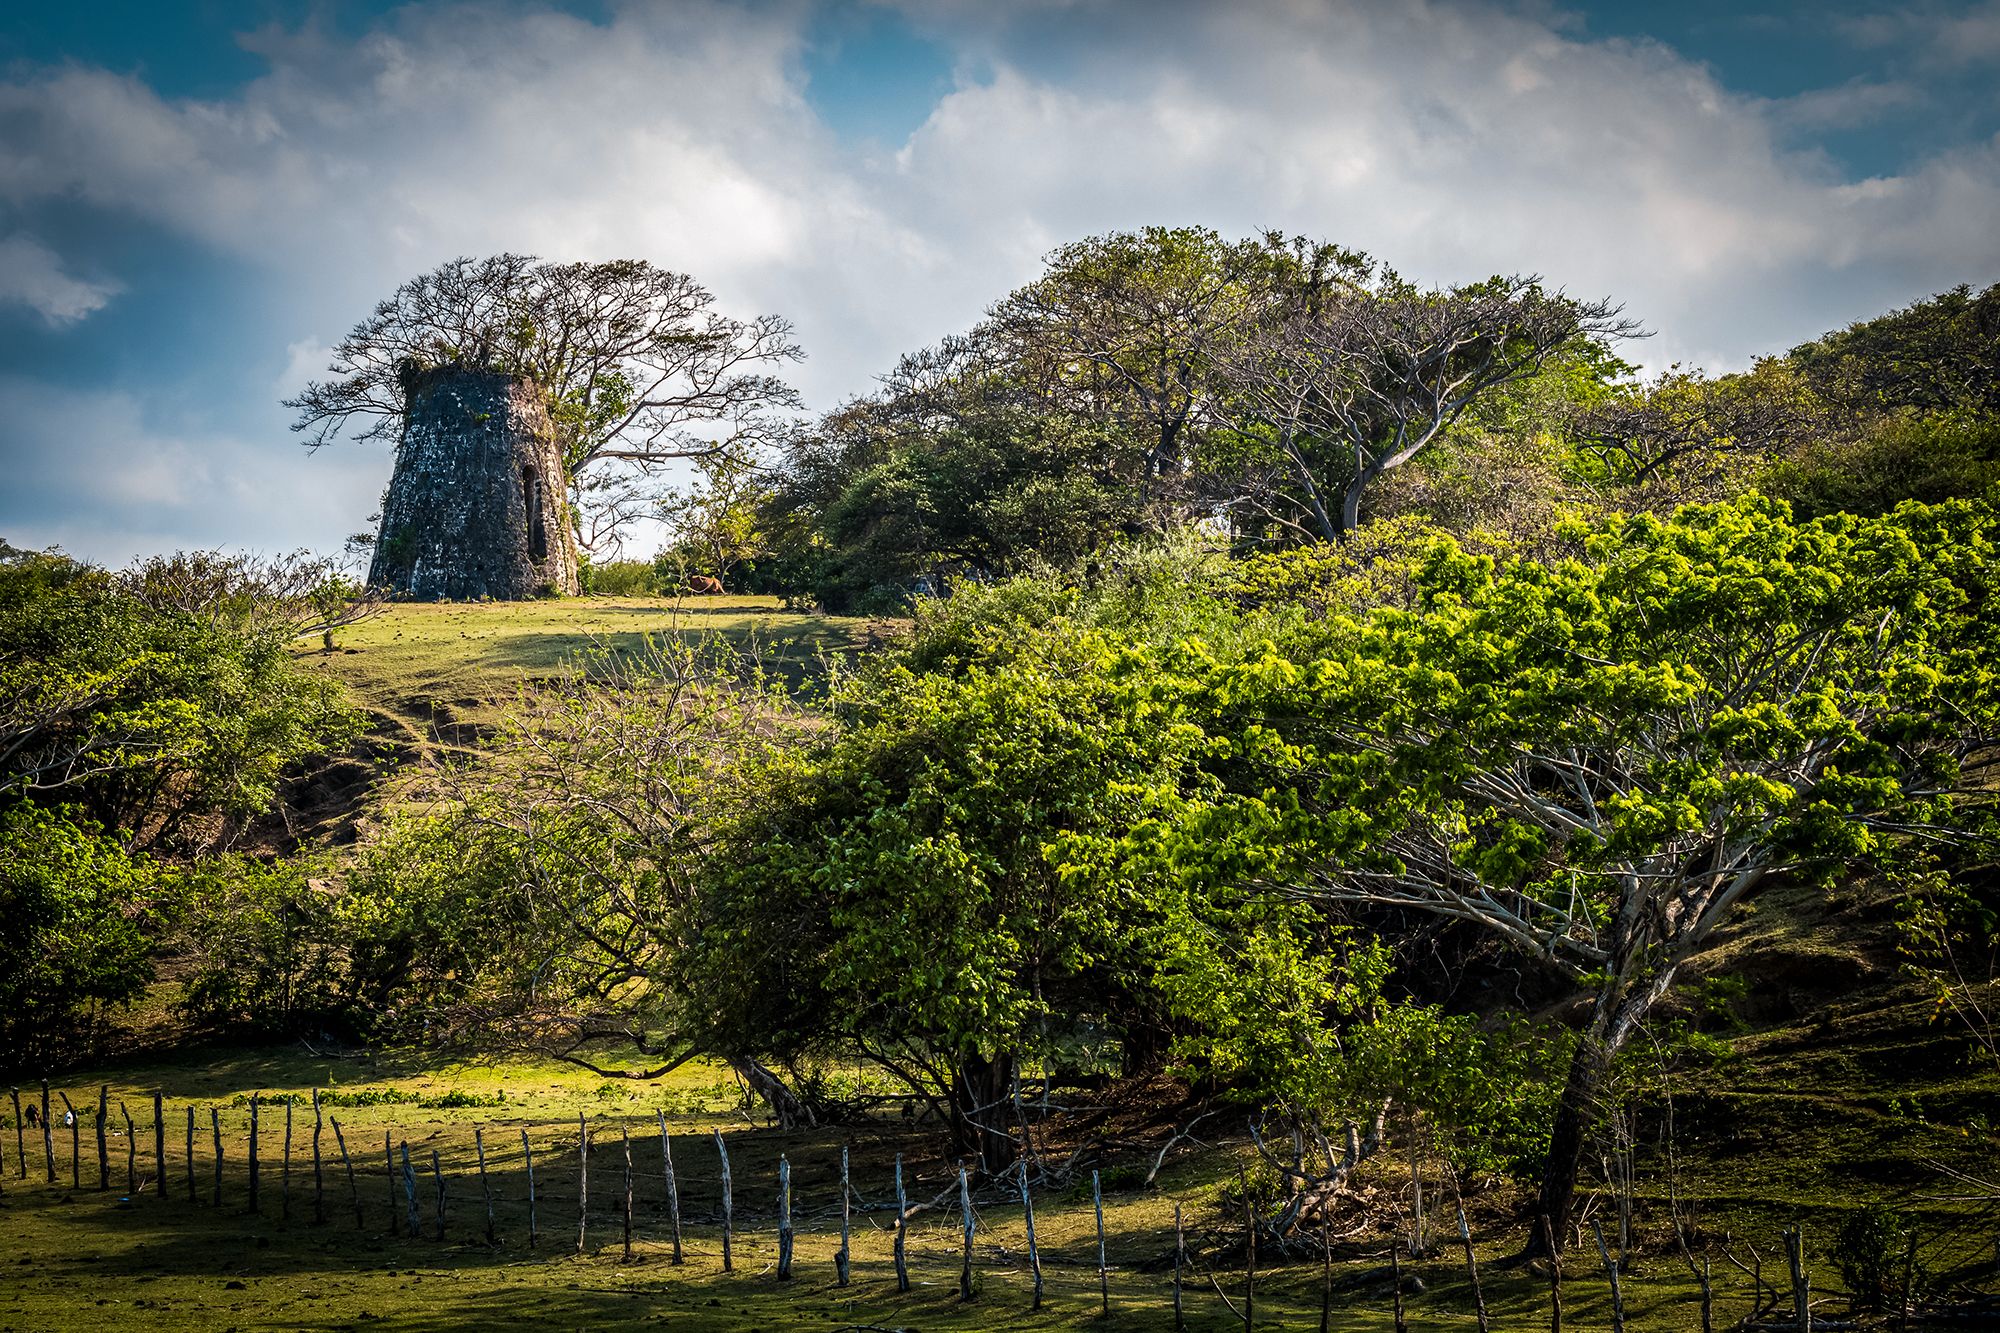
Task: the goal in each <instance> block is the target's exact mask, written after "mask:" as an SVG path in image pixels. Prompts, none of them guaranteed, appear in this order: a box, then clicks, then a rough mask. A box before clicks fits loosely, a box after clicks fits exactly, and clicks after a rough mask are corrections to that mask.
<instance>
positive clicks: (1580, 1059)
mask: <svg viewBox="0 0 2000 1333" xmlns="http://www.w3.org/2000/svg"><path fill="white" fill-rule="evenodd" d="M1599 1007H1600V1008H1603V1009H1608V1007H1609V1006H1608V1005H1605V1004H1604V1001H1603V1000H1602V999H1600V1001H1599ZM1605 1026H1606V1024H1605V1023H1604V1021H1603V1019H1602V1018H1593V1021H1592V1022H1591V1025H1590V1026H1589V1027H1588V1028H1586V1029H1585V1030H1584V1032H1583V1033H1582V1035H1581V1036H1579V1037H1578V1038H1577V1043H1576V1054H1574V1055H1573V1056H1571V1057H1570V1062H1569V1075H1568V1078H1567V1079H1566V1080H1565V1082H1564V1084H1563V1091H1562V1097H1561V1099H1560V1100H1559V1101H1557V1103H1556V1114H1555V1121H1554V1124H1553V1126H1552V1127H1551V1130H1550V1133H1549V1155H1548V1160H1547V1162H1546V1163H1545V1164H1544V1166H1543V1167H1542V1191H1541V1200H1540V1204H1539V1211H1540V1213H1541V1215H1542V1216H1543V1217H1544V1218H1546V1219H1548V1224H1549V1225H1548V1228H1547V1231H1546V1232H1542V1231H1539V1230H1537V1231H1535V1232H1531V1233H1530V1235H1529V1240H1528V1249H1527V1254H1528V1255H1529V1256H1530V1257H1534V1256H1538V1255H1540V1254H1542V1253H1544V1243H1543V1239H1542V1238H1543V1236H1544V1235H1547V1236H1550V1237H1553V1240H1552V1241H1550V1242H1549V1243H1550V1244H1553V1245H1554V1246H1555V1247H1556V1250H1557V1252H1558V1253H1560V1251H1561V1249H1562V1245H1563V1238H1564V1236H1565V1235H1566V1234H1567V1232H1568V1227H1569V1213H1570V1207H1571V1205H1572V1204H1573V1203H1574V1202H1575V1200H1576V1182H1577V1179H1578V1177H1579V1176H1581V1174H1582V1172H1583V1153H1584V1148H1585V1147H1586V1146H1587V1145H1588V1143H1589V1139H1590V1131H1591V1130H1592V1129H1594V1128H1595V1127H1596V1125H1597V1121H1598V1118H1599V1107H1598V1095H1599V1093H1600V1092H1601V1090H1602V1089H1603V1087H1604V1082H1605V1080H1606V1078H1608V1077H1609V1076H1610V1073H1611V1057H1612V1056H1613V1055H1614V1054H1616V1052H1615V1051H1614V1050H1613V1049H1612V1048H1611V1046H1610V1045H1609V1043H1607V1042H1606V1041H1605V1038H1604V1028H1605Z"/></svg>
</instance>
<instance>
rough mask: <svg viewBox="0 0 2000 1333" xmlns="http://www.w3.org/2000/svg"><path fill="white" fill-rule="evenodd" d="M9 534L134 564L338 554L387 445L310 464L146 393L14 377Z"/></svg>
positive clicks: (6, 409)
mask: <svg viewBox="0 0 2000 1333" xmlns="http://www.w3.org/2000/svg"><path fill="white" fill-rule="evenodd" d="M0 421H5V422H6V423H7V450H6V466H7V469H8V484H7V486H6V487H4V488H0V538H5V539H6V540H7V541H9V542H11V543H13V544H14V545H16V546H22V547H44V546H61V547H63V548H64V549H65V550H67V551H70V552H72V553H73V554H77V555H82V556H87V557H89V558H91V559H95V560H101V561H104V562H107V563H110V564H123V563H125V562H126V561H129V560H131V559H132V558H133V557H135V556H139V555H143V554H147V553H149V552H154V551H161V550H170V549H174V548H189V547H225V548H230V549H238V550H258V551H266V552H276V551H286V550H293V549H296V548H298V547H301V546H310V547H314V548H316V549H319V550H322V551H328V552H331V551H334V550H337V549H338V547H339V545H340V541H341V538H342V537H344V536H345V535H346V534H347V533H348V532H349V531H351V530H352V529H353V528H354V527H355V526H356V524H357V520H358V519H359V518H360V517H361V516H362V515H365V514H367V513H368V512H369V510H370V509H371V508H372V507H373V505H374V501H375V497H376V496H377V495H378V494H379V493H380V491H381V488H382V485H383V483H384V481H385V480H386V479H387V461H386V455H385V453H384V451H382V450H381V449H379V448H366V449H354V450H350V451H347V452H346V453H345V454H343V455H342V456H339V457H334V456H333V455H331V454H325V455H322V456H321V457H319V458H318V459H315V460H313V461H312V463H311V464H310V466H302V460H301V459H300V458H299V457H298V455H299V453H300V451H299V450H298V449H297V447H296V446H293V447H289V448H288V447H286V442H285V441H284V440H282V438H277V439H273V438H271V437H269V436H266V435H261V434H258V433H255V432H251V433H238V432H235V431H231V430H227V429H222V428H217V427H213V426H210V425H206V424H204V423H202V422H199V421H162V420H158V419H156V415H155V413H154V412H152V411H151V410H149V406H148V404H147V403H146V402H145V401H144V400H143V399H142V398H141V397H140V396H138V395H135V394H133V393H130V392H126V391H124V390H119V389H73V388H62V387H58V386H54V385H49V384H44V383H41V382H38V381H35V380H31V379H26V378H23V377H20V376H14V375H0Z"/></svg>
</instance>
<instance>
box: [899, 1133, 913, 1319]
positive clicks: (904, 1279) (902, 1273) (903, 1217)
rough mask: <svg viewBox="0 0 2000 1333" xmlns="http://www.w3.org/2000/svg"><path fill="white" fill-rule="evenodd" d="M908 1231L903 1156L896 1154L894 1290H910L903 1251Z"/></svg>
mask: <svg viewBox="0 0 2000 1333" xmlns="http://www.w3.org/2000/svg"><path fill="white" fill-rule="evenodd" d="M909 1229H910V1201H909V1199H908V1198H906V1197H905V1196H904V1194H903V1154H901V1153H897V1154H896V1290H897V1291H908V1290H909V1289H910V1265H909V1259H908V1255H907V1253H906V1252H905V1250H904V1241H905V1240H907V1239H908V1233H909Z"/></svg>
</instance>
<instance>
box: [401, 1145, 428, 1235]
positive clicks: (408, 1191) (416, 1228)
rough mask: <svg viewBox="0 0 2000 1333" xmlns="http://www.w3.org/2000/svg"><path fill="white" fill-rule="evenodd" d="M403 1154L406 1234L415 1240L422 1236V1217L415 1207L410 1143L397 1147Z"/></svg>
mask: <svg viewBox="0 0 2000 1333" xmlns="http://www.w3.org/2000/svg"><path fill="white" fill-rule="evenodd" d="M397 1146H398V1147H399V1148H400V1149H401V1150H402V1153H403V1199H404V1202H405V1203H406V1204H407V1205H408V1206H409V1212H408V1213H407V1214H406V1215H405V1220H406V1221H407V1222H408V1223H409V1226H408V1228H407V1229H406V1234H407V1235H408V1236H409V1238H410V1239H411V1240H417V1239H419V1238H421V1237H422V1236H423V1234H424V1217H423V1213H422V1211H421V1210H419V1209H418V1207H417V1168H416V1167H414V1166H412V1165H411V1164H410V1141H409V1140H408V1139H404V1140H403V1141H402V1143H400V1144H398V1145H397Z"/></svg>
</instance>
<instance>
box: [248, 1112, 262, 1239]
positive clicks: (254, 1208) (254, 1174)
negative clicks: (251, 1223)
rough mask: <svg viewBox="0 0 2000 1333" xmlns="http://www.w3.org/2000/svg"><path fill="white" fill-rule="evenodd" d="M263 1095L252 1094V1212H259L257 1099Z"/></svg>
mask: <svg viewBox="0 0 2000 1333" xmlns="http://www.w3.org/2000/svg"><path fill="white" fill-rule="evenodd" d="M261 1096H263V1094H262V1093H258V1092H253V1093H251V1094H250V1211H251V1212H253V1213H254V1212H256V1211H257V1099H258V1098H259V1097H261Z"/></svg>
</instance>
